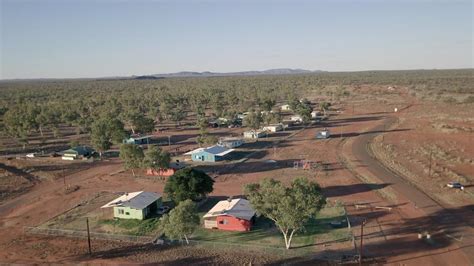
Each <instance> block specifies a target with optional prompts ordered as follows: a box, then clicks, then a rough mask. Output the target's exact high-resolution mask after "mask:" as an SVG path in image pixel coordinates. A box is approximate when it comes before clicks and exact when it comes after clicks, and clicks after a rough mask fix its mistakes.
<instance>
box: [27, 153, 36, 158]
mask: <svg viewBox="0 0 474 266" xmlns="http://www.w3.org/2000/svg"><path fill="white" fill-rule="evenodd" d="M36 155H37V154H36V153H28V154H27V155H26V157H27V158H35V157H36Z"/></svg>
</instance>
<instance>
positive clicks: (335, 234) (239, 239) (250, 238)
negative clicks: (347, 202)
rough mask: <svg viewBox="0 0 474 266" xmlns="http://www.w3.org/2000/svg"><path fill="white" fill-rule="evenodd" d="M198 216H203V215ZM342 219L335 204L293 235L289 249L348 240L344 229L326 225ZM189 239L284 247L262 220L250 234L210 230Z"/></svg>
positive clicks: (276, 232)
mask: <svg viewBox="0 0 474 266" xmlns="http://www.w3.org/2000/svg"><path fill="white" fill-rule="evenodd" d="M205 205H207V204H205ZM209 205H212V203H209ZM203 207H204V206H203ZM201 214H202V215H204V213H201ZM202 215H201V216H202ZM342 219H345V215H344V209H343V207H342V206H340V205H337V204H336V206H334V207H326V208H324V209H322V210H321V212H320V213H319V214H318V216H317V217H316V219H312V220H310V221H309V222H308V224H307V225H306V227H305V230H304V231H301V232H296V233H295V235H294V236H293V241H292V246H293V247H308V248H309V247H311V246H313V245H315V244H316V243H319V242H323V241H331V240H339V239H343V238H345V237H348V236H349V233H350V232H349V230H348V229H347V228H339V229H334V228H332V227H331V226H330V224H329V223H330V222H331V221H334V220H342ZM192 239H193V240H198V241H213V242H221V243H229V244H242V245H257V246H262V248H264V247H272V248H283V247H284V239H283V235H282V233H281V232H280V231H279V230H278V228H277V227H276V226H275V224H274V223H273V221H271V220H270V219H267V218H265V217H258V218H257V219H256V221H255V223H254V225H253V226H252V230H251V231H250V232H233V231H223V230H216V229H214V230H211V229H205V228H202V227H200V228H198V229H197V230H196V231H195V232H194V234H193V236H192Z"/></svg>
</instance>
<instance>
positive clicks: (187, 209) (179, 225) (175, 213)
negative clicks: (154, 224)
mask: <svg viewBox="0 0 474 266" xmlns="http://www.w3.org/2000/svg"><path fill="white" fill-rule="evenodd" d="M199 223H200V219H199V215H198V212H197V208H196V204H195V203H194V202H192V201H191V200H189V199H188V200H185V201H181V202H180V203H179V204H178V206H176V208H174V209H172V210H171V212H170V213H169V214H165V215H164V216H163V217H162V218H161V220H160V228H161V229H162V230H163V232H164V233H165V235H166V236H167V237H168V238H170V239H173V240H181V239H183V238H184V239H185V240H186V242H187V243H188V244H189V241H188V236H189V235H191V234H192V233H193V232H194V230H196V228H197V227H198V226H199Z"/></svg>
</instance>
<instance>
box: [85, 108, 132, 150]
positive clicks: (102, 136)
mask: <svg viewBox="0 0 474 266" xmlns="http://www.w3.org/2000/svg"><path fill="white" fill-rule="evenodd" d="M125 137H126V133H125V130H124V128H123V123H122V122H121V121H120V120H118V119H117V118H108V117H105V118H101V119H99V120H97V121H95V122H94V123H93V124H92V128H91V143H92V146H93V147H94V148H95V149H96V150H97V151H99V153H100V155H101V156H102V153H103V152H104V151H106V150H108V149H110V147H111V146H112V144H113V143H120V142H122V141H123V139H124V138H125Z"/></svg>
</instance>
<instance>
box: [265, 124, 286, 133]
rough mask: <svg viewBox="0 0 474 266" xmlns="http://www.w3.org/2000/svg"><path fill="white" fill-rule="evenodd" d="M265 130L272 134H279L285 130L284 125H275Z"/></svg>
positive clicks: (266, 127)
mask: <svg viewBox="0 0 474 266" xmlns="http://www.w3.org/2000/svg"><path fill="white" fill-rule="evenodd" d="M263 130H265V131H270V132H278V131H282V130H283V124H273V125H268V126H265V127H263Z"/></svg>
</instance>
